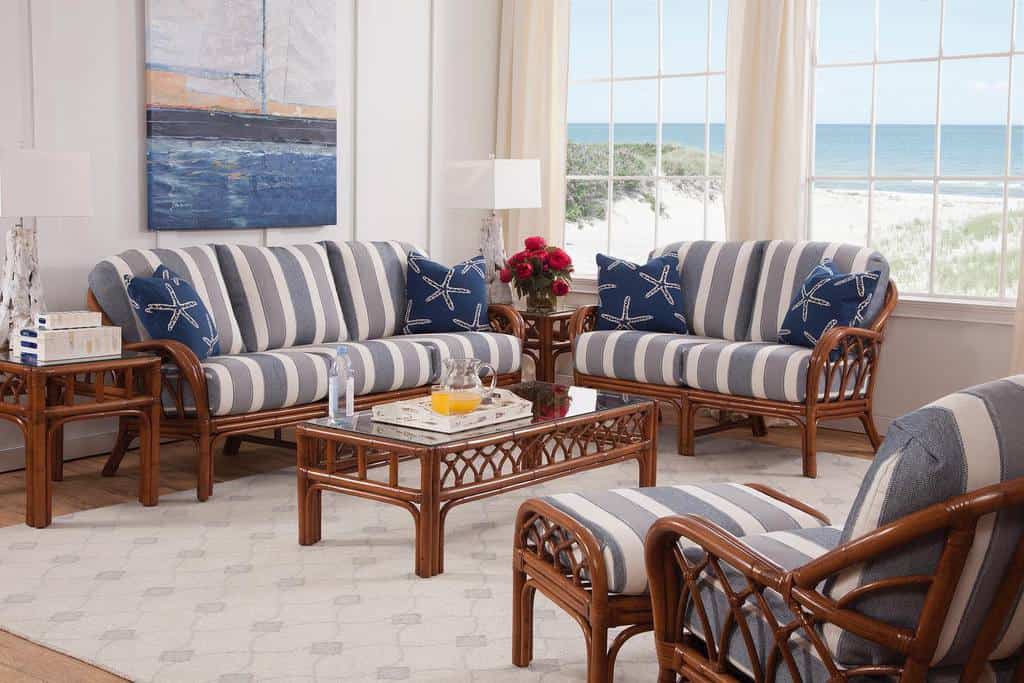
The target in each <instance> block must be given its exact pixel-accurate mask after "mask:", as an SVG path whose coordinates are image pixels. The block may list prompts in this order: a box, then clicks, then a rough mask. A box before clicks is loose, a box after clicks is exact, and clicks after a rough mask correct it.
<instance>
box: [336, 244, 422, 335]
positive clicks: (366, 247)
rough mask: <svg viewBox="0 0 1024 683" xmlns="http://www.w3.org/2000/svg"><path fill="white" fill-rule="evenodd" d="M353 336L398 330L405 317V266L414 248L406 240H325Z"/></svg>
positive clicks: (342, 304) (391, 332)
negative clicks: (404, 241)
mask: <svg viewBox="0 0 1024 683" xmlns="http://www.w3.org/2000/svg"><path fill="white" fill-rule="evenodd" d="M322 244H323V245H324V246H325V247H327V256H328V258H329V259H330V261H331V272H332V273H333V275H334V285H335V287H336V288H337V290H338V294H339V296H340V297H341V308H342V310H343V311H344V312H345V321H346V322H347V323H348V329H349V333H350V336H351V338H352V339H354V340H362V339H380V338H382V337H390V336H392V335H394V334H396V333H397V332H398V331H399V330H400V329H401V327H402V325H403V324H404V321H405V313H406V310H405V309H406V298H405V268H406V263H407V260H408V255H409V253H411V252H412V251H413V250H414V247H413V246H412V245H411V244H405V243H403V242H323V243H322Z"/></svg>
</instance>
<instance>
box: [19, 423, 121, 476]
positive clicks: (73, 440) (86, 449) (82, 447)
mask: <svg viewBox="0 0 1024 683" xmlns="http://www.w3.org/2000/svg"><path fill="white" fill-rule="evenodd" d="M116 437H117V432H116V431H107V432H98V433H96V434H82V435H78V436H71V435H66V436H65V437H64V461H65V462H67V461H68V460H77V459H78V458H88V457H91V456H94V455H102V454H103V453H109V452H110V449H111V448H113V445H114V439H115V438H116ZM23 469H25V447H24V446H23V445H18V446H11V447H8V448H3V449H0V472H13V471H15V470H23Z"/></svg>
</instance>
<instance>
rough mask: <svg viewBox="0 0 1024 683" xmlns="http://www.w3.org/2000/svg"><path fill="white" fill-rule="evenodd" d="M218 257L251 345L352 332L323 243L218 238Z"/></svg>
mask: <svg viewBox="0 0 1024 683" xmlns="http://www.w3.org/2000/svg"><path fill="white" fill-rule="evenodd" d="M217 258H218V259H220V264H221V270H222V271H223V273H224V281H225V282H226V283H227V287H228V292H230V294H231V303H232V305H233V306H234V309H235V315H236V316H237V317H238V324H239V327H240V329H241V330H242V338H243V339H244V340H245V348H246V349H247V350H248V351H266V350H268V349H280V348H288V347H291V346H300V345H303V344H321V343H324V342H333V341H342V340H345V339H347V338H348V332H347V330H346V328H345V320H344V318H343V317H342V313H341V304H340V303H339V302H338V295H337V293H336V292H335V291H334V281H333V278H332V277H331V269H330V265H329V264H328V262H327V251H326V250H325V249H324V247H323V245H320V244H298V245H293V246H288V247H254V246H248V245H237V244H218V245H217Z"/></svg>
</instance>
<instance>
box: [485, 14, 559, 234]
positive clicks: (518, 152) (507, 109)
mask: <svg viewBox="0 0 1024 683" xmlns="http://www.w3.org/2000/svg"><path fill="white" fill-rule="evenodd" d="M568 71H569V0H503V2H502V7H501V50H500V62H499V67H498V116H497V130H496V135H495V141H496V144H495V154H496V155H497V156H498V157H499V158H508V159H540V173H541V208H539V209H516V210H511V211H508V212H507V213H508V215H507V216H506V219H505V236H506V245H508V248H509V249H510V250H511V251H513V252H515V251H519V250H520V249H522V244H523V239H524V238H526V237H529V236H530V235H541V236H543V237H544V238H545V239H546V240H548V242H550V243H552V244H561V243H562V226H563V224H564V222H565V102H566V92H567V85H568V83H567V79H568Z"/></svg>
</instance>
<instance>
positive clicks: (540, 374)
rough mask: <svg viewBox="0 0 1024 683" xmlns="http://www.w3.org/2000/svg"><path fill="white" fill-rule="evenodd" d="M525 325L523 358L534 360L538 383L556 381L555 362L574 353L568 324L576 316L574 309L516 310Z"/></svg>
mask: <svg viewBox="0 0 1024 683" xmlns="http://www.w3.org/2000/svg"><path fill="white" fill-rule="evenodd" d="M516 310H517V311H519V315H521V316H523V322H525V323H526V338H525V339H524V340H523V355H524V356H529V357H530V358H532V359H533V365H534V368H535V372H536V375H537V377H536V379H537V380H538V381H541V382H554V381H555V361H557V360H558V357H559V356H561V355H562V354H563V353H569V352H570V351H572V342H571V341H570V339H569V320H570V319H572V314H573V313H575V312H576V308H575V307H574V306H559V307H557V308H555V309H554V310H553V311H530V310H527V309H525V308H518V309H516Z"/></svg>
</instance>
